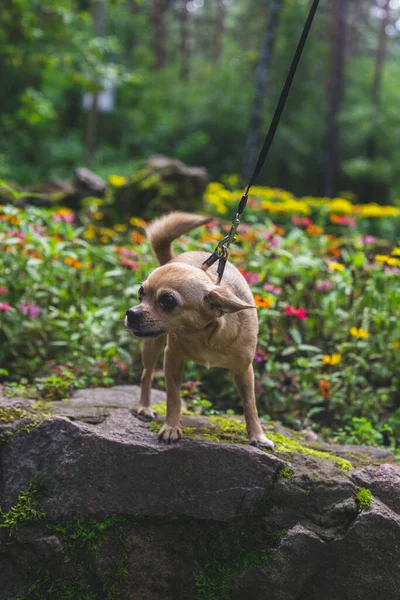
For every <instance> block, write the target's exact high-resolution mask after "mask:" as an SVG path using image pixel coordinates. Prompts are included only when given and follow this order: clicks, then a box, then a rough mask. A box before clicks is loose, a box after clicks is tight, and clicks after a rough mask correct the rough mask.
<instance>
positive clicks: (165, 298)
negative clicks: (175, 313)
mask: <svg viewBox="0 0 400 600" xmlns="http://www.w3.org/2000/svg"><path fill="white" fill-rule="evenodd" d="M158 303H159V305H160V306H161V308H162V309H163V310H165V311H166V312H169V311H171V310H173V309H174V308H175V307H176V306H177V305H178V303H177V301H176V300H175V298H174V297H173V295H172V294H163V295H162V296H161V297H160V299H159V301H158Z"/></svg>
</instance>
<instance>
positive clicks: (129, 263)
mask: <svg viewBox="0 0 400 600" xmlns="http://www.w3.org/2000/svg"><path fill="white" fill-rule="evenodd" d="M122 264H123V265H125V267H130V268H131V269H137V268H138V266H139V263H138V262H135V261H134V260H128V259H127V258H123V259H122Z"/></svg>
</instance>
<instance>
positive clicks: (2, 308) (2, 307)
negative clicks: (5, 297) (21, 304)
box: [0, 302, 12, 312]
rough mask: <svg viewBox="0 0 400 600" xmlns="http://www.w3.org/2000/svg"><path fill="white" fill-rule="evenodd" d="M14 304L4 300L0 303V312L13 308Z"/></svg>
mask: <svg viewBox="0 0 400 600" xmlns="http://www.w3.org/2000/svg"><path fill="white" fill-rule="evenodd" d="M11 309H12V306H10V305H9V304H8V302H3V303H2V304H0V312H2V311H6V310H11Z"/></svg>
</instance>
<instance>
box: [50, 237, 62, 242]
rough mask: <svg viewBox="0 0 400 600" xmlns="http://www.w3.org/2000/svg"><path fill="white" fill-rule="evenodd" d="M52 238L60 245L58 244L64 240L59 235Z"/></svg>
mask: <svg viewBox="0 0 400 600" xmlns="http://www.w3.org/2000/svg"><path fill="white" fill-rule="evenodd" d="M51 238H52V239H53V240H54V241H55V242H56V243H57V244H58V242H62V238H60V236H59V235H52V236H51Z"/></svg>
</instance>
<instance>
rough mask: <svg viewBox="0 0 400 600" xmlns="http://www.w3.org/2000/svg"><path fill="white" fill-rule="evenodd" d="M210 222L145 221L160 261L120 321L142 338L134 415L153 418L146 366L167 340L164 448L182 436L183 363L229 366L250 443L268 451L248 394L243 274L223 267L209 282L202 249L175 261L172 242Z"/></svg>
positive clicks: (252, 316)
mask: <svg viewBox="0 0 400 600" xmlns="http://www.w3.org/2000/svg"><path fill="white" fill-rule="evenodd" d="M209 220H210V219H206V218H204V217H200V216H197V215H190V214H187V213H181V212H175V213H171V214H169V215H166V216H164V217H162V218H160V219H157V220H156V221H153V223H151V224H150V226H149V228H148V229H147V237H148V239H149V240H150V243H151V246H152V248H153V251H154V253H155V255H156V257H157V259H158V261H159V263H160V265H161V266H160V267H158V268H157V269H155V270H154V271H153V272H152V273H150V275H149V277H148V278H147V279H146V281H145V282H144V283H143V285H142V286H141V287H140V290H139V300H140V304H139V305H138V306H135V307H133V308H130V309H129V310H128V311H127V313H126V317H125V326H126V328H127V330H128V331H130V332H132V333H133V334H135V335H136V336H138V337H142V338H146V339H145V340H144V346H143V351H142V360H143V367H144V370H143V374H142V380H141V397H140V403H139V408H138V414H139V415H140V416H142V417H143V418H146V419H152V418H154V417H155V413H154V411H153V410H152V408H151V405H150V393H151V383H152V379H153V369H154V366H155V363H156V360H157V356H158V354H159V353H160V351H161V350H162V348H163V347H164V345H165V342H166V348H165V354H164V372H165V380H166V389H167V416H166V422H165V425H164V426H163V427H162V429H161V431H160V433H159V439H160V440H162V441H164V442H167V443H170V442H176V441H177V440H179V439H180V438H181V437H182V430H181V422H180V413H181V401H180V387H181V383H182V376H183V366H184V361H185V360H193V361H195V362H196V363H198V364H201V365H205V366H207V367H211V366H213V367H214V366H215V367H222V368H223V369H229V370H230V371H231V372H232V374H233V377H234V380H235V384H236V387H237V389H238V392H239V394H240V398H241V400H242V402H243V408H244V416H245V419H246V426H247V431H248V434H249V443H250V444H252V445H255V446H264V447H266V448H273V447H274V445H273V443H272V442H271V441H270V440H269V439H268V438H267V437H266V436H265V435H264V432H263V430H262V428H261V424H260V421H259V419H258V414H257V407H256V401H255V395H254V373H253V366H252V362H253V357H254V352H255V349H256V344H257V333H258V322H257V313H256V307H255V304H254V299H253V296H252V293H251V291H250V288H249V286H248V285H247V283H246V281H245V279H244V278H243V276H242V275H241V274H240V273H239V271H238V270H237V269H236V268H235V267H234V266H233V265H232V264H230V263H227V265H226V269H225V274H224V278H223V279H222V282H221V284H220V285H216V284H215V281H216V266H215V265H214V266H213V267H211V268H210V269H209V270H207V271H204V270H202V269H201V265H202V263H203V261H204V260H205V259H206V258H207V257H208V256H209V255H208V254H207V253H206V252H185V253H183V254H180V255H179V256H174V254H173V252H172V248H171V242H172V241H173V240H175V239H176V238H178V237H179V236H180V235H183V234H184V233H187V232H188V231H190V230H191V229H194V228H195V227H198V226H200V225H204V224H205V223H207V222H208V221H209Z"/></svg>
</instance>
